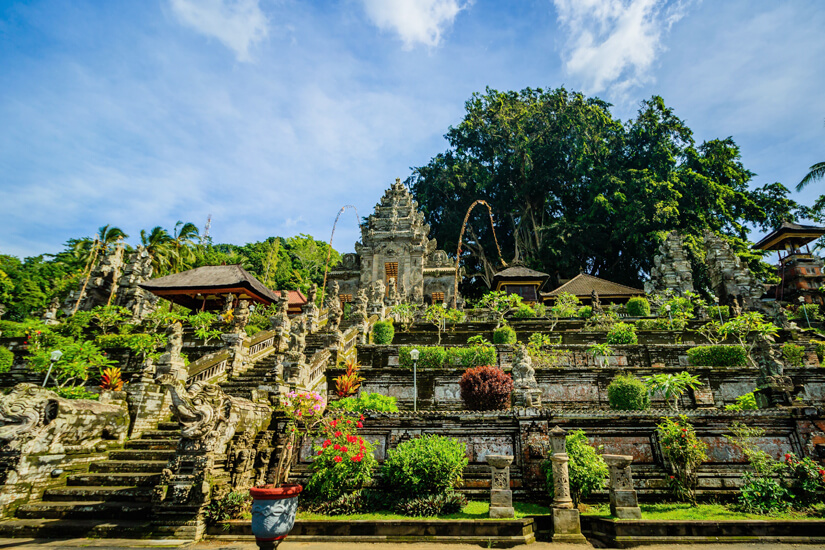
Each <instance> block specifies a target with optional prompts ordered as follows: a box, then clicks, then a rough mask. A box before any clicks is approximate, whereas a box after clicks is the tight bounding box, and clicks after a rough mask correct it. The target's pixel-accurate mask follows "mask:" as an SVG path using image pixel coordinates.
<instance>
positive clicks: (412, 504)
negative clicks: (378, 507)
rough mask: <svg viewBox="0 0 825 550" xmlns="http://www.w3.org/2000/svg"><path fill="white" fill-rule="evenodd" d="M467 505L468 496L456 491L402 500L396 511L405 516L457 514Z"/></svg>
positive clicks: (396, 506)
mask: <svg viewBox="0 0 825 550" xmlns="http://www.w3.org/2000/svg"><path fill="white" fill-rule="evenodd" d="M465 506H467V497H465V496H464V495H462V494H461V493H459V492H456V491H448V492H446V493H438V494H432V495H425V496H421V497H417V498H411V499H408V500H401V501H399V502H398V503H397V504H396V505H395V511H396V512H397V513H399V514H401V515H404V516H415V517H427V516H440V515H446V514H457V513H458V512H460V511H461V510H462V509H463V508H464V507H465Z"/></svg>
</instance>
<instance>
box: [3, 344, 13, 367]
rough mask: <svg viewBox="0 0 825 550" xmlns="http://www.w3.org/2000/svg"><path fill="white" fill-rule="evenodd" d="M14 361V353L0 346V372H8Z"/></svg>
mask: <svg viewBox="0 0 825 550" xmlns="http://www.w3.org/2000/svg"><path fill="white" fill-rule="evenodd" d="M12 363H14V354H13V353H12V352H11V351H10V350H9V349H8V348H4V347H2V346H0V372H9V371H10V370H11V365H12Z"/></svg>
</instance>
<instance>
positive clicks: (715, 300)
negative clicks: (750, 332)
mask: <svg viewBox="0 0 825 550" xmlns="http://www.w3.org/2000/svg"><path fill="white" fill-rule="evenodd" d="M713 301H714V302H716V311H718V312H719V322H720V323H722V324H723V325H724V324H725V321H723V320H722V307H721V306H720V305H719V296H714V297H713Z"/></svg>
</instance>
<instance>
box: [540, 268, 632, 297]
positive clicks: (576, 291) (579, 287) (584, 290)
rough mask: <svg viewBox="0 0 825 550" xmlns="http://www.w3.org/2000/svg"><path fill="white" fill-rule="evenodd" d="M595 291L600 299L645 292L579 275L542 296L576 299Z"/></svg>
mask: <svg viewBox="0 0 825 550" xmlns="http://www.w3.org/2000/svg"><path fill="white" fill-rule="evenodd" d="M594 290H595V291H596V292H597V293H598V294H599V296H600V297H602V296H604V297H608V296H642V295H644V293H645V291H644V290H641V289H639V288H633V287H630V286H626V285H621V284H619V283H614V282H612V281H608V280H606V279H600V278H599V277H594V276H593V275H588V274H586V273H579V274H578V275H576V276H575V277H573V278H572V279H570V280H569V281H567V282H566V283H564V284H563V285H561V286H560V287H558V288H557V289H555V290H552V291H550V292H542V293H541V295H542V296H546V297H556V296H558V295H560V294H561V293H562V292H566V293H568V294H573V295H574V296H576V297H579V298H582V297H587V298H589V297H590V294H591V293H592V292H593V291H594Z"/></svg>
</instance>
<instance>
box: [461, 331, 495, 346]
mask: <svg viewBox="0 0 825 550" xmlns="http://www.w3.org/2000/svg"><path fill="white" fill-rule="evenodd" d="M467 345H470V346H489V345H490V341H489V340H488V339H487V338H485V337H484V336H483V335H481V334H476V335H473V336H470V337H469V338H467Z"/></svg>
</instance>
